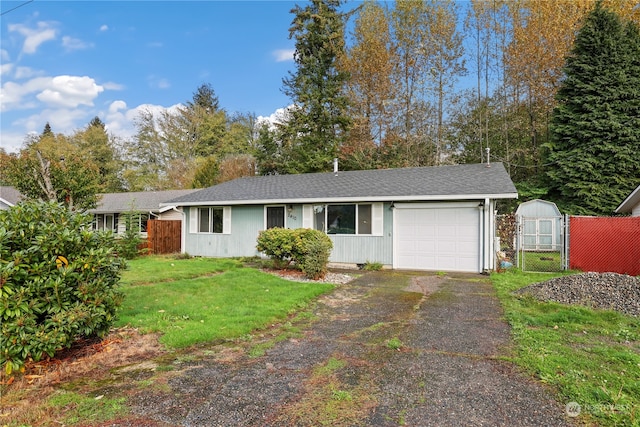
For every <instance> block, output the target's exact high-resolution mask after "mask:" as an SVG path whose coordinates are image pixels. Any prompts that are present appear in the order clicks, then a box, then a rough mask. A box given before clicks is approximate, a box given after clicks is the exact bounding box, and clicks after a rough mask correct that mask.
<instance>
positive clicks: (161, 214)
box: [88, 190, 198, 236]
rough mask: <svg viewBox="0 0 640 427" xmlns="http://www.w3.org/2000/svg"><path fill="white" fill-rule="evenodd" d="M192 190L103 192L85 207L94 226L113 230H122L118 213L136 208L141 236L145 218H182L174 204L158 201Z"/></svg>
mask: <svg viewBox="0 0 640 427" xmlns="http://www.w3.org/2000/svg"><path fill="white" fill-rule="evenodd" d="M195 191H198V190H166V191H140V192H132V193H105V194H101V195H99V200H98V205H97V207H96V208H95V209H89V211H88V212H89V213H91V214H93V228H94V229H96V230H112V231H113V232H114V233H124V231H125V222H124V221H122V220H121V217H122V215H124V214H127V213H129V212H137V213H139V214H140V224H139V225H140V231H141V233H142V235H143V236H146V232H147V221H148V220H149V219H164V220H168V219H177V220H182V213H181V212H180V211H179V210H177V209H176V208H175V206H173V205H170V204H169V205H165V206H163V207H162V208H161V207H160V203H161V202H165V201H167V200H170V199H174V198H176V197H180V196H184V195H186V194H190V193H193V192H195Z"/></svg>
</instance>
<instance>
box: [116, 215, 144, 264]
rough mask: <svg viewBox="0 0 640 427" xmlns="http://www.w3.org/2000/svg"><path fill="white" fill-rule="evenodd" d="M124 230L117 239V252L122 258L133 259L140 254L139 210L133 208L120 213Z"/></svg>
mask: <svg viewBox="0 0 640 427" xmlns="http://www.w3.org/2000/svg"><path fill="white" fill-rule="evenodd" d="M122 217H123V219H124V224H125V231H124V233H123V234H122V236H120V239H118V254H119V255H120V256H122V257H123V258H124V259H134V258H136V257H137V256H138V255H140V245H141V244H142V242H143V240H142V238H141V237H140V212H136V211H134V210H133V209H132V210H130V211H129V212H127V213H125V214H124V215H122Z"/></svg>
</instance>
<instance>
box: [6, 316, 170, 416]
mask: <svg viewBox="0 0 640 427" xmlns="http://www.w3.org/2000/svg"><path fill="white" fill-rule="evenodd" d="M163 352H164V350H163V347H162V345H161V344H160V343H159V342H158V337H157V335H155V334H147V335H142V334H140V333H139V332H138V331H137V330H136V329H132V328H123V329H118V330H114V331H113V332H112V333H111V334H109V335H108V336H107V337H106V338H104V339H102V340H98V339H94V340H80V341H78V342H76V344H75V345H73V346H72V347H71V348H69V349H67V350H64V351H62V352H59V353H58V354H56V357H55V358H53V359H47V360H43V361H40V362H32V363H29V364H27V366H26V368H25V372H24V374H22V375H17V376H11V377H6V376H2V377H1V380H2V384H3V385H2V386H1V387H2V392H1V395H0V423H2V422H3V420H7V419H9V420H24V423H26V424H31V425H33V426H38V425H50V424H49V421H50V420H47V416H48V414H47V413H46V412H45V411H44V410H43V409H42V408H37V405H34V404H33V403H34V402H40V403H42V402H44V401H45V400H46V399H47V398H48V397H49V396H50V395H51V394H52V393H53V392H54V391H55V390H56V387H57V386H59V385H62V384H64V385H65V387H67V388H69V387H73V386H72V385H73V384H76V385H75V387H76V388H77V389H78V390H79V391H82V390H83V389H86V388H87V385H88V384H92V383H95V382H99V381H102V380H104V378H106V377H108V376H109V372H110V371H111V370H112V369H114V368H119V367H124V368H123V372H127V370H129V372H131V371H137V370H141V369H144V370H154V369H155V368H156V364H155V363H153V362H151V361H150V360H151V359H153V358H154V357H156V356H158V355H160V354H161V353H163Z"/></svg>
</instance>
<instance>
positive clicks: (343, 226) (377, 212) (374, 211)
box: [310, 203, 382, 235]
mask: <svg viewBox="0 0 640 427" xmlns="http://www.w3.org/2000/svg"><path fill="white" fill-rule="evenodd" d="M310 214H311V215H312V216H313V228H315V229H316V230H321V231H324V232H325V233H327V234H347V235H348V234H356V235H381V234H382V203H358V204H355V203H353V204H332V205H314V206H313V207H312V209H311V212H310Z"/></svg>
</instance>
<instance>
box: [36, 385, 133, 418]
mask: <svg viewBox="0 0 640 427" xmlns="http://www.w3.org/2000/svg"><path fill="white" fill-rule="evenodd" d="M125 401H126V399H125V398H124V397H120V398H107V397H103V396H96V397H89V396H84V395H80V394H78V393H73V392H62V393H56V394H53V395H52V396H51V397H50V398H49V400H48V405H49V407H50V408H51V409H52V410H53V411H54V412H57V413H60V414H62V416H63V418H64V421H65V423H66V424H77V423H80V422H82V423H85V424H86V423H88V422H99V421H105V420H110V419H113V418H114V417H116V416H122V415H123V414H124V413H126V408H125ZM60 425H63V423H60Z"/></svg>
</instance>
